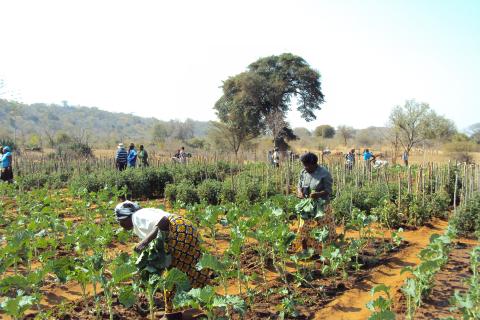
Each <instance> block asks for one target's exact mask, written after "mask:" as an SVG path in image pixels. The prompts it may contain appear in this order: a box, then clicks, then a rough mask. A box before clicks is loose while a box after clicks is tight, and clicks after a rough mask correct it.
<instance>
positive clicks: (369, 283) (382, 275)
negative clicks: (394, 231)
mask: <svg viewBox="0 0 480 320" xmlns="http://www.w3.org/2000/svg"><path fill="white" fill-rule="evenodd" d="M447 225H448V223H447V222H446V221H443V220H435V221H432V223H431V224H430V225H429V226H424V227H421V228H419V229H418V230H414V231H405V232H403V233H402V235H401V236H402V237H403V238H404V239H405V240H407V241H408V242H409V246H408V247H407V248H405V249H404V250H401V251H400V252H398V253H396V254H394V255H393V257H392V258H391V259H390V260H389V262H388V263H385V264H383V265H381V266H378V267H376V268H374V269H373V270H372V272H371V274H370V275H369V277H367V278H365V279H364V280H363V281H360V282H358V283H357V284H356V286H355V288H353V289H351V290H348V291H346V292H345V293H344V294H343V295H342V296H340V297H338V298H336V299H335V300H334V301H332V302H330V303H329V304H327V305H326V306H325V307H324V308H322V309H321V310H319V311H318V312H317V313H316V314H315V319H318V320H320V319H335V320H342V319H345V320H347V319H348V320H355V319H358V320H360V319H362V320H363V319H368V317H369V316H370V311H369V310H368V309H367V308H366V307H365V305H366V304H367V302H368V301H370V300H371V299H372V297H371V295H370V289H371V288H372V287H374V286H375V285H377V284H380V283H383V284H385V285H387V286H390V287H391V294H392V296H393V294H394V293H395V292H396V291H397V289H398V288H399V287H400V286H402V285H403V282H404V281H405V278H406V277H407V276H408V274H407V273H404V274H400V271H401V270H402V268H404V267H406V266H414V265H417V264H418V263H419V262H420V259H419V258H418V257H417V254H418V253H419V251H420V250H421V249H422V248H424V247H425V246H427V244H428V243H429V239H430V236H431V235H432V234H434V233H438V234H442V233H443V232H444V229H445V228H446V227H447Z"/></svg>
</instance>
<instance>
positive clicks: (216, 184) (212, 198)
mask: <svg viewBox="0 0 480 320" xmlns="http://www.w3.org/2000/svg"><path fill="white" fill-rule="evenodd" d="M221 189H222V183H221V182H220V181H217V180H213V179H207V180H204V181H203V182H202V183H200V184H199V185H198V187H197V193H198V197H199V199H200V201H202V202H206V203H208V204H218V203H219V202H220V191H221Z"/></svg>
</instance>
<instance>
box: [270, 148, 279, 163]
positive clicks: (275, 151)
mask: <svg viewBox="0 0 480 320" xmlns="http://www.w3.org/2000/svg"><path fill="white" fill-rule="evenodd" d="M272 158H273V166H274V167H275V168H277V167H279V166H280V152H279V151H278V148H277V147H275V148H274V149H273V156H272Z"/></svg>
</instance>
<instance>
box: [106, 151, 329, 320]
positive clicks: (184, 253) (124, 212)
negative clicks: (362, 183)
mask: <svg viewBox="0 0 480 320" xmlns="http://www.w3.org/2000/svg"><path fill="white" fill-rule="evenodd" d="M274 151H275V150H274ZM300 161H301V162H302V164H303V170H302V171H301V173H300V177H299V181H298V185H297V196H298V197H299V198H301V199H305V198H311V199H313V200H314V201H315V203H318V204H319V205H322V206H323V208H324V214H323V215H322V216H315V217H311V218H303V219H301V221H300V228H299V230H298V235H299V237H298V241H297V243H298V242H299V243H300V245H301V246H300V249H302V250H307V249H308V248H312V249H314V251H315V253H316V254H321V249H322V243H321V242H318V241H316V240H315V239H314V238H312V235H311V233H312V231H313V230H314V229H316V228H324V229H325V230H326V231H327V236H326V237H325V240H324V242H323V243H330V242H332V241H335V239H336V231H335V220H334V217H333V214H332V212H331V210H330V209H329V205H328V202H329V199H330V196H331V194H332V184H333V179H332V176H331V174H330V172H329V171H328V170H327V169H326V168H325V167H323V166H320V165H319V164H318V157H317V156H316V155H315V154H314V153H310V152H307V153H305V154H303V155H302V156H301V157H300ZM320 200H321V201H320ZM115 215H116V219H117V221H118V223H119V224H120V226H122V227H123V228H124V229H126V230H132V231H133V232H134V233H135V234H136V235H137V236H138V238H139V239H140V242H139V243H138V244H137V245H136V246H135V249H134V250H135V251H137V252H142V251H143V250H144V249H145V248H147V247H149V244H150V243H152V242H154V241H155V243H154V246H155V247H156V246H157V245H158V243H157V242H158V241H162V243H161V247H165V248H166V251H167V254H168V255H170V257H171V262H170V265H169V266H168V267H167V269H171V268H174V267H175V268H177V269H179V270H181V271H183V272H184V273H185V274H186V275H187V277H188V278H189V280H190V284H191V286H192V287H193V288H200V287H204V286H206V285H208V284H209V283H210V281H211V279H212V273H210V272H209V271H208V270H206V269H202V270H197V269H196V267H195V266H196V265H197V263H198V261H199V260H200V259H201V256H202V252H201V250H200V241H201V240H200V236H199V233H198V230H197V229H196V227H195V226H194V225H193V223H192V222H191V221H189V220H188V219H186V218H184V217H182V216H180V215H178V214H174V213H170V212H166V211H164V210H161V209H156V208H144V209H142V208H141V207H140V206H139V205H138V204H137V203H133V202H130V201H125V202H122V203H119V204H118V205H117V206H116V208H115ZM159 235H160V236H159ZM157 258H158V259H161V258H162V257H157ZM173 297H174V291H167V292H165V300H166V305H165V319H167V320H173V319H180V320H181V319H190V315H191V311H185V310H184V311H178V310H177V311H176V310H174V307H173V303H172V301H173Z"/></svg>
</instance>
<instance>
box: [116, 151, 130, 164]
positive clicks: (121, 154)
mask: <svg viewBox="0 0 480 320" xmlns="http://www.w3.org/2000/svg"><path fill="white" fill-rule="evenodd" d="M127 156H128V154H127V150H125V148H118V149H117V153H116V154H115V161H117V162H120V163H127Z"/></svg>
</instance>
